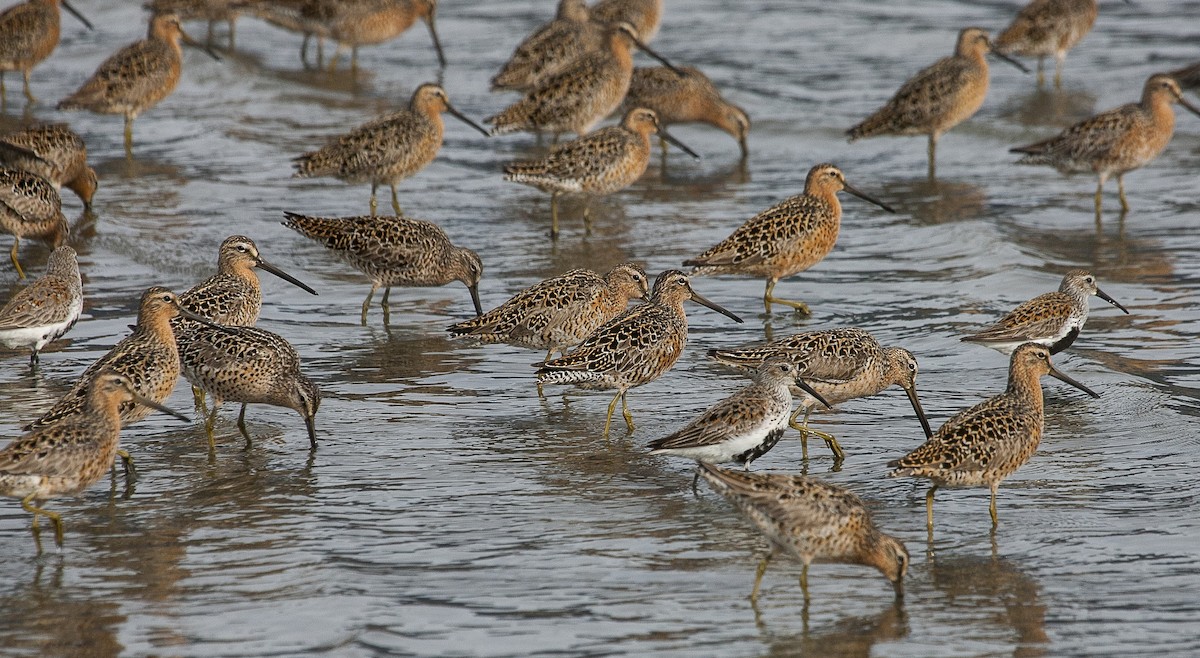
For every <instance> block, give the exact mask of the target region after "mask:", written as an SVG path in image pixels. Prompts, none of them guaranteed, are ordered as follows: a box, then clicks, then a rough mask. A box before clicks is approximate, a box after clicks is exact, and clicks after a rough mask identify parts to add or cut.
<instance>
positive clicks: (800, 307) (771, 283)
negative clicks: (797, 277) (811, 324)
mask: <svg viewBox="0 0 1200 658" xmlns="http://www.w3.org/2000/svg"><path fill="white" fill-rule="evenodd" d="M776 283H779V281H778V280H776V279H767V289H766V291H765V292H764V293H763V304H765V305H766V307H767V313H770V312H771V302H775V303H776V304H783V305H784V306H790V307H792V308H793V309H795V310H796V312H797V313H799V314H801V315H812V312H811V311H809V310H808V304H805V303H804V302H798V301H793V300H790V299H780V298H778V297H775V296H774V295H772V294H771V293H772V292H774V291H775V284H776Z"/></svg>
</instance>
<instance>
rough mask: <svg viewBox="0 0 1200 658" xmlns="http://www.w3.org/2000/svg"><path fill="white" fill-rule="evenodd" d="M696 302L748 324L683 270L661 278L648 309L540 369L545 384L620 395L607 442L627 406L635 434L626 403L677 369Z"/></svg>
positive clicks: (620, 319) (632, 312)
mask: <svg viewBox="0 0 1200 658" xmlns="http://www.w3.org/2000/svg"><path fill="white" fill-rule="evenodd" d="M689 299H690V300H692V301H695V302H696V303H698V304H702V305H704V306H707V307H709V308H711V309H712V310H714V311H716V312H718V313H721V314H722V315H725V316H726V317H728V318H730V319H732V320H733V321H734V322H738V323H741V322H742V319H741V318H739V317H738V316H736V315H734V314H733V313H731V312H729V311H727V310H725V309H724V308H722V307H720V306H717V305H716V304H714V303H712V302H710V301H708V300H707V299H705V298H703V297H701V296H700V295H699V294H697V293H696V291H694V290H692V286H691V283H690V282H689V281H688V277H687V275H686V274H684V273H683V272H680V271H679V270H667V271H666V272H663V273H662V274H660V275H658V278H657V279H656V280H655V281H654V289H653V291H652V292H651V293H650V299H649V300H648V301H647V302H646V303H645V304H639V305H638V306H635V307H633V308H631V309H629V310H628V311H625V312H624V313H622V314H621V315H618V316H617V317H615V318H613V319H612V320H610V321H609V322H607V323H605V324H604V325H602V326H601V327H600V328H599V329H597V330H595V331H594V332H592V333H591V334H590V335H589V336H588V337H587V338H585V339H584V340H583V342H582V343H580V344H579V346H578V347H576V348H575V349H574V350H572V351H570V352H569V353H567V354H566V355H565V356H563V357H561V358H558V359H553V360H550V361H545V362H543V363H537V364H534V367H536V368H538V371H537V380H538V383H539V384H575V385H576V386H579V387H581V388H586V389H594V390H612V389H616V390H617V394H616V395H614V396H613V399H612V402H610V403H609V405H608V414H607V415H606V416H605V420H604V436H608V430H609V428H610V427H611V425H612V415H613V411H614V410H616V408H617V401H618V400H619V401H620V402H621V413H622V415H623V416H624V417H625V426H626V427H627V428H628V429H629V431H630V432H632V431H633V415H632V414H630V413H629V406H628V404H627V403H626V402H625V395H626V394H627V393H628V392H629V389H631V388H635V387H637V386H641V385H643V384H648V383H650V382H652V381H654V380H655V379H658V378H659V377H660V376H661V375H662V374H663V373H664V372H666V371H668V370H670V369H671V366H673V365H675V362H676V361H677V360H678V359H679V355H680V354H682V353H683V347H684V345H686V344H687V335H688V323H687V316H686V315H685V314H684V311H683V303H684V302H686V301H688V300H689Z"/></svg>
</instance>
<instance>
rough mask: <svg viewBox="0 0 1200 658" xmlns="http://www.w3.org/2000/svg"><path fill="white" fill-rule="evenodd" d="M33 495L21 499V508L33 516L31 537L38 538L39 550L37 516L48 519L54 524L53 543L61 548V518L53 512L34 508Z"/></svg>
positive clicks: (39, 532)
mask: <svg viewBox="0 0 1200 658" xmlns="http://www.w3.org/2000/svg"><path fill="white" fill-rule="evenodd" d="M35 495H36V494H29V495H28V496H25V497H24V498H22V499H21V508H22V509H24V510H25V511H26V512H29V513H30V514H32V515H33V535H34V537H36V538H38V539H37V541H38V547H39V549H40V548H41V538H40V537H39V535H40V534H41V530H40V529H39V528H38V515H41V516H44V517H46V518H48V519H50V522H51V523H53V524H54V543H55V544H57V545H58V546H59V547H60V548H61V547H62V545H63V522H62V517H61V516H59V515H58V514H57V513H55V512H51V511H49V510H44V509H42V508H40V507H35V506H34V504H33V497H34V496H35Z"/></svg>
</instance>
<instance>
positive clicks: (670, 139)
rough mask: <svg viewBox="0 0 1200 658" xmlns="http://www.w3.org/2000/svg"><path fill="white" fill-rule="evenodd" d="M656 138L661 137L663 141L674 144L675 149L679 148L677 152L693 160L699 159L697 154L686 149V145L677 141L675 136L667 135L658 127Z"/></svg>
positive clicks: (665, 130) (664, 129)
mask: <svg viewBox="0 0 1200 658" xmlns="http://www.w3.org/2000/svg"><path fill="white" fill-rule="evenodd" d="M658 136H659V137H662V138H663V139H665V140H667V141H668V142H670V143H672V144H674V145H675V146H676V147H678V148H679V150H681V151H683V152H684V153H687V154H688V155H690V156H692V157H693V158H696V159H697V160H699V159H700V154H699V153H697V152H695V151H693V150H692V149H690V148H688V147H687V145H686V144H684V143H683V142H681V141H679V140H678V139H675V136H674V135H672V134H670V133H668V132H667V129H666V128H663V127H662V126H659V127H658Z"/></svg>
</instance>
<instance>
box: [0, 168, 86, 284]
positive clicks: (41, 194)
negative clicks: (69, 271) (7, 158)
mask: <svg viewBox="0 0 1200 658" xmlns="http://www.w3.org/2000/svg"><path fill="white" fill-rule="evenodd" d="M0 232H4V233H8V234H10V235H12V236H13V246H12V251H10V252H9V258H11V259H12V264H13V267H14V268H16V270H17V276H18V277H20V278H22V279H24V278H25V270H23V269H21V263H20V262H19V261H18V260H17V250H18V249H19V248H20V246H21V238H33V239H36V240H41V241H42V242H45V243H46V244H48V245H50V246H51V247H59V246H62V244H63V243H65V242H66V241H67V234H68V233H70V228H69V227H68V226H67V218H66V217H65V216H64V215H63V213H62V199H61V198H60V197H59V196H58V190H55V189H54V185H52V184H51V183H50V181H48V180H46V179H45V178H42V177H41V176H38V175H37V174H31V173H29V172H27V171H22V170H20V169H4V168H0Z"/></svg>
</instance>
